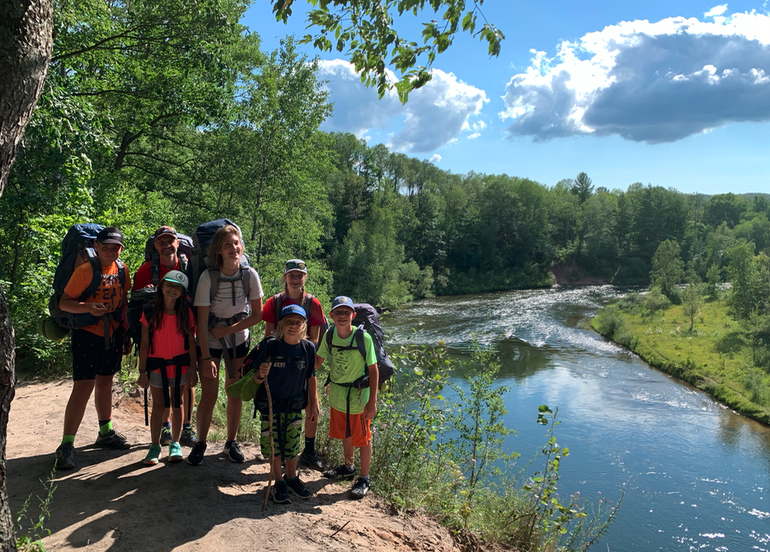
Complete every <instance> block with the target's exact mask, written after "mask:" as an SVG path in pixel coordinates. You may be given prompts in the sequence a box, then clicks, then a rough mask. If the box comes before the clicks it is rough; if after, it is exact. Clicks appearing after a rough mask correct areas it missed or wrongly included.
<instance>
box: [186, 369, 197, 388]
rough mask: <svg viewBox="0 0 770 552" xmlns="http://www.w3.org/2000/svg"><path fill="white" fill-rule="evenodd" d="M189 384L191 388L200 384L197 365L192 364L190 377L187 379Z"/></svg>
mask: <svg viewBox="0 0 770 552" xmlns="http://www.w3.org/2000/svg"><path fill="white" fill-rule="evenodd" d="M187 384H188V386H189V387H190V388H192V387H195V386H196V385H198V371H197V370H196V369H195V366H190V379H189V380H188V381H187Z"/></svg>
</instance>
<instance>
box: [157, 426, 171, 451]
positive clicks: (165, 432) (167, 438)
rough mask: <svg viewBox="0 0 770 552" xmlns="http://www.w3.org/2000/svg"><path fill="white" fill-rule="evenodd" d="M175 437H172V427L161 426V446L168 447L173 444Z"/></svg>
mask: <svg viewBox="0 0 770 552" xmlns="http://www.w3.org/2000/svg"><path fill="white" fill-rule="evenodd" d="M173 440H174V438H173V437H171V428H170V427H166V426H162V427H161V428H160V446H162V447H167V446H169V445H170V444H171V441H173Z"/></svg>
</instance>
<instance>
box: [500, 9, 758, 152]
mask: <svg viewBox="0 0 770 552" xmlns="http://www.w3.org/2000/svg"><path fill="white" fill-rule="evenodd" d="M726 10H727V6H726V5H724V6H717V7H715V8H713V9H711V10H709V12H707V14H706V15H707V17H711V18H713V21H712V22H704V21H699V20H698V19H695V18H690V19H685V18H683V17H671V18H667V19H663V20H661V21H658V22H652V23H651V22H649V21H645V20H638V21H624V22H621V23H618V24H617V25H612V26H608V27H606V28H604V29H603V30H601V31H597V32H593V33H589V34H587V35H585V36H583V37H582V38H580V39H579V40H577V41H575V42H568V41H565V42H562V43H561V44H560V45H559V46H558V48H557V51H556V54H555V55H554V56H553V57H548V56H547V54H546V53H545V52H536V51H533V52H532V53H533V56H532V59H531V63H530V66H529V67H528V68H527V69H526V71H524V72H522V73H519V74H516V75H514V76H513V77H512V78H511V80H510V81H509V83H508V85H507V86H506V91H505V95H504V96H503V100H504V101H505V106H506V107H505V109H504V110H503V111H502V112H500V114H499V115H500V117H501V118H502V119H503V120H508V119H510V120H511V124H510V126H509V127H508V132H509V134H510V135H511V136H532V137H533V138H534V139H535V140H550V139H552V138H558V137H563V136H574V135H586V134H594V135H609V134H618V135H620V136H622V137H624V138H626V139H628V140H633V141H644V142H649V143H656V142H669V141H674V140H679V139H681V138H684V137H686V136H689V135H691V134H695V133H700V132H705V131H708V130H709V129H713V128H717V127H719V126H724V125H726V124H729V123H731V122H738V121H768V120H770V80H769V79H768V74H770V17H769V16H767V15H765V14H759V13H756V12H750V13H738V14H733V15H730V16H723V14H724V13H725V12H726Z"/></svg>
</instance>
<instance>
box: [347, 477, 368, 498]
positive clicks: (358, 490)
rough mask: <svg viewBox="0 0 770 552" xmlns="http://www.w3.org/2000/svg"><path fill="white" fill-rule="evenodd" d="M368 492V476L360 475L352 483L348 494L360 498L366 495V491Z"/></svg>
mask: <svg viewBox="0 0 770 552" xmlns="http://www.w3.org/2000/svg"><path fill="white" fill-rule="evenodd" d="M368 492H369V478H368V477H364V476H361V477H359V478H358V480H357V481H356V482H355V484H354V485H353V488H352V489H350V496H352V497H353V498H355V499H356V500H361V499H362V498H364V497H365V496H366V493H368Z"/></svg>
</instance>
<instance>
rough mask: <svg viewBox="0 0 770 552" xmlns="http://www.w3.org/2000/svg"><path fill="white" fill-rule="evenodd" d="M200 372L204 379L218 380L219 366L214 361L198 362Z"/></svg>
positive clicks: (211, 359)
mask: <svg viewBox="0 0 770 552" xmlns="http://www.w3.org/2000/svg"><path fill="white" fill-rule="evenodd" d="M198 372H199V373H200V375H201V377H202V378H216V377H217V365H216V364H215V363H214V359H213V358H209V359H206V360H198Z"/></svg>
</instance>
